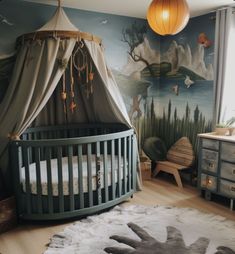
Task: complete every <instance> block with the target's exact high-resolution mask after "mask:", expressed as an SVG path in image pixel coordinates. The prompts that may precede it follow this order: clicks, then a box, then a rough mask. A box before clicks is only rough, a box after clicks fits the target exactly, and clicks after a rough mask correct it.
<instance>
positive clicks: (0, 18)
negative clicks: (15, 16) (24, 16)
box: [0, 14, 13, 26]
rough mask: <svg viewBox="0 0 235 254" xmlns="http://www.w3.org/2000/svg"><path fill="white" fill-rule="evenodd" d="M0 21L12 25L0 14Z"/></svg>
mask: <svg viewBox="0 0 235 254" xmlns="http://www.w3.org/2000/svg"><path fill="white" fill-rule="evenodd" d="M0 23H4V24H7V25H8V26H13V24H12V23H11V22H9V21H8V20H7V19H6V18H5V17H4V16H2V15H1V14H0Z"/></svg>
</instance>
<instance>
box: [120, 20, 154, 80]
mask: <svg viewBox="0 0 235 254" xmlns="http://www.w3.org/2000/svg"><path fill="white" fill-rule="evenodd" d="M146 33H147V27H146V25H140V24H137V22H134V23H133V24H132V25H131V26H130V27H128V28H123V30H122V37H123V38H122V41H123V42H125V43H127V44H128V46H129V51H128V54H129V55H130V57H131V58H132V59H133V61H134V62H143V63H145V65H146V67H147V68H148V70H149V72H150V74H151V76H154V72H153V70H152V68H151V65H150V63H149V62H148V60H147V59H146V58H145V57H144V56H143V55H141V54H140V53H137V52H136V47H137V46H139V45H140V44H142V43H143V42H144V37H145V35H146Z"/></svg>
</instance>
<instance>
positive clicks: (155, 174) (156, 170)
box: [153, 164, 161, 177]
mask: <svg viewBox="0 0 235 254" xmlns="http://www.w3.org/2000/svg"><path fill="white" fill-rule="evenodd" d="M158 165H159V164H156V167H155V169H154V171H153V177H156V176H157V174H158V173H159V172H160V171H161V169H160V167H159V166H158Z"/></svg>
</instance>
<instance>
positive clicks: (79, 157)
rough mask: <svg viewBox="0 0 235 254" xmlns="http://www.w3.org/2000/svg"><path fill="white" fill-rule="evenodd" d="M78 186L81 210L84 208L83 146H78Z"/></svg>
mask: <svg viewBox="0 0 235 254" xmlns="http://www.w3.org/2000/svg"><path fill="white" fill-rule="evenodd" d="M78 186H79V206H80V209H82V208H84V194H83V168H82V145H78Z"/></svg>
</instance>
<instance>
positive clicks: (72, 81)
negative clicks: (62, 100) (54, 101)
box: [69, 57, 77, 114]
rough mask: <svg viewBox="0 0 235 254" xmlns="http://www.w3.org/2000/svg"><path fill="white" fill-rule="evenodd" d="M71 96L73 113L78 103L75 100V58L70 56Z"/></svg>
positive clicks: (70, 107)
mask: <svg viewBox="0 0 235 254" xmlns="http://www.w3.org/2000/svg"><path fill="white" fill-rule="evenodd" d="M70 96H71V102H70V105H69V109H70V111H71V112H72V114H73V113H74V110H75V108H76V106H77V105H76V103H75V101H74V97H75V93H74V78H73V59H72V57H71V58H70Z"/></svg>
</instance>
